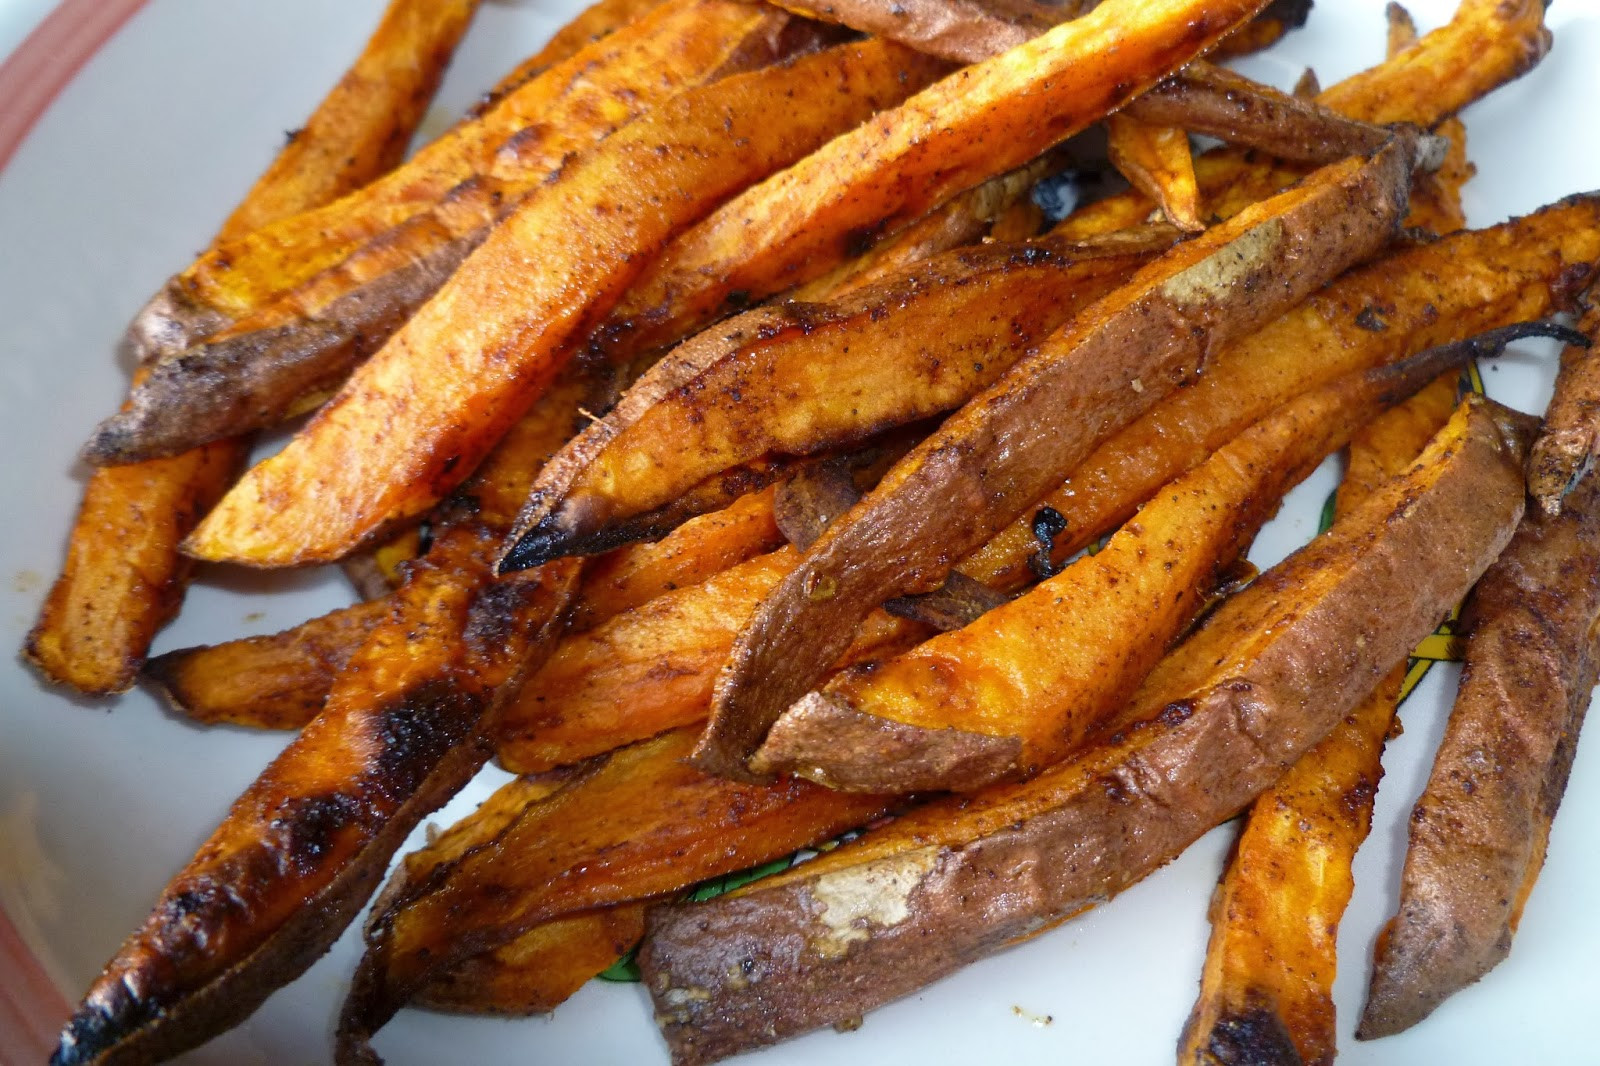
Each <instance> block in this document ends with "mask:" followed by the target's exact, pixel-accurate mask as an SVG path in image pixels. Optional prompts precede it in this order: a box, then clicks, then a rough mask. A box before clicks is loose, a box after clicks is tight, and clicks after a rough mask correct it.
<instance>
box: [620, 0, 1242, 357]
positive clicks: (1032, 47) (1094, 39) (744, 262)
mask: <svg viewBox="0 0 1600 1066" xmlns="http://www.w3.org/2000/svg"><path fill="white" fill-rule="evenodd" d="M1261 6H1263V5H1262V2H1261V0H1210V2H1201V0H1106V2H1105V3H1102V4H1100V6H1098V7H1097V8H1095V10H1094V11H1093V12H1091V13H1090V14H1088V15H1085V16H1083V17H1082V18H1078V19H1073V20H1072V21H1070V22H1066V23H1063V24H1062V25H1060V26H1057V27H1056V28H1055V29H1053V30H1050V31H1049V32H1047V33H1045V34H1043V35H1041V36H1039V37H1036V38H1034V39H1033V40H1031V41H1028V42H1027V43H1025V44H1022V45H1019V46H1018V47H1016V48H1013V49H1012V50H1010V51H1009V52H1005V53H1002V54H1001V55H998V56H996V57H994V58H992V59H989V60H986V61H985V62H983V63H980V64H977V65H975V66H972V67H968V68H966V69H963V70H961V71H958V72H957V73H955V74H953V75H951V76H950V77H949V78H946V79H945V80H943V81H941V82H939V83H938V84H937V85H934V86H932V87H930V88H929V89H927V90H926V91H924V92H922V93H920V94H918V95H917V96H916V97H914V98H912V99H911V100H908V101H907V102H906V103H905V104H904V105H903V106H901V107H899V108H896V109H895V110H893V111H890V112H886V113H885V114H883V115H880V116H878V117H877V118H875V119H874V120H873V121H872V122H869V123H866V124H865V125H863V126H862V127H861V128H859V129H857V130H854V131H852V132H851V133H850V134H848V135H846V136H843V137H840V138H838V139H837V140H835V141H834V142H833V143H832V144H830V145H828V146H827V147H826V148H825V149H824V150H822V151H820V152H817V153H816V154H814V155H812V156H811V157H810V158H809V159H806V160H803V161H802V162H801V163H799V164H798V165H796V166H793V167H791V168H789V169H788V170H787V171H784V172H783V173H781V174H778V175H776V176H774V177H773V178H772V179H770V180H768V181H766V182H763V183H762V184H760V185H757V186H755V187H754V188H752V189H750V190H748V191H747V192H745V193H744V194H742V195H741V196H739V197H736V198H735V199H733V200H732V201H730V202H729V203H728V204H726V205H725V206H724V207H722V208H721V209H719V210H718V211H716V212H715V213H714V214H712V215H711V217H709V218H707V219H706V220H705V221H704V222H703V223H701V224H700V225H698V226H696V227H695V228H694V229H693V230H691V231H689V232H688V233H686V234H685V235H684V237H683V238H682V239H681V240H680V241H678V242H677V243H676V244H675V245H674V247H673V248H672V249H671V250H670V252H669V254H667V255H665V256H663V257H662V258H661V260H660V261H658V262H657V263H656V264H655V265H654V266H653V267H652V268H651V269H650V270H648V271H646V272H645V273H644V275H642V276H641V277H640V279H639V282H638V284H637V285H635V286H634V288H633V290H632V291H630V292H629V294H628V295H627V297H626V298H625V299H624V300H623V301H622V302H621V303H620V304H619V305H618V307H617V309H616V311H615V312H614V313H613V314H612V316H611V319H610V327H611V329H612V330H613V331H614V333H615V336H616V337H617V338H619V339H620V340H621V341H622V342H625V343H626V344H628V345H629V346H631V347H632V348H633V350H639V349H640V348H646V347H654V346H657V345H659V344H662V343H666V342H669V341H672V340H675V339H677V338H679V337H682V336H685V335H687V334H688V333H690V332H693V331H694V330H695V329H696V328H698V327H699V326H701V325H703V324H704V323H706V322H707V321H709V320H710V319H711V318H714V317H716V316H717V315H718V313H719V312H720V311H721V310H722V309H723V308H724V307H725V306H727V305H728V304H729V302H730V300H734V301H735V302H737V301H736V300H735V295H736V294H737V299H740V300H748V299H752V298H763V297H766V296H769V295H771V294H773V293H776V292H781V291H782V290H784V289H787V288H791V287H792V286H794V285H796V284H799V283H802V282H805V281H807V280H809V279H811V278H813V277H817V276H819V275H821V274H823V273H825V272H826V271H828V270H829V269H831V268H832V267H833V266H835V265H836V264H837V263H839V262H840V261H842V260H843V259H844V258H845V257H846V256H847V255H848V254H849V252H850V250H851V249H852V248H853V247H856V246H859V244H860V242H861V239H862V238H863V236H870V235H872V234H876V233H892V232H893V231H895V230H897V229H899V228H901V227H903V226H905V225H906V224H907V223H909V222H910V221H912V220H913V219H915V218H917V217H919V216H921V215H923V214H924V213H926V212H927V211H928V210H929V209H931V208H932V207H933V206H934V205H936V204H938V203H940V202H941V201H943V200H946V199H948V198H949V197H951V196H952V195H954V194H956V193H958V192H960V191H961V190H962V189H966V188H970V187H972V186H973V185H976V184H978V183H979V182H981V181H984V180H986V179H988V178H991V177H993V176H995V175H996V174H1000V173H1002V172H1004V171H1007V170H1011V169H1014V168H1015V167H1017V166H1020V165H1021V164H1022V163H1024V162H1026V161H1028V160H1029V159H1032V158H1034V157H1035V156H1037V155H1039V153H1041V152H1042V151H1044V150H1045V149H1046V148H1049V147H1050V146H1051V145H1054V144H1057V143H1059V142H1060V141H1062V140H1065V139H1066V138H1067V137H1069V136H1070V135H1072V134H1073V133H1076V132H1078V131H1079V130H1081V129H1083V128H1084V127H1085V126H1086V125H1088V124H1089V123H1090V122H1091V121H1093V120H1095V119H1097V118H1100V117H1101V116H1102V115H1104V114H1106V113H1107V112H1109V111H1112V110H1114V109H1115V108H1117V107H1119V106H1121V105H1122V104H1124V103H1126V102H1127V101H1128V100H1130V99H1132V98H1133V97H1134V96H1136V95H1137V94H1138V93H1139V92H1140V91H1142V90H1143V89H1145V88H1148V87H1149V86H1150V85H1152V84H1154V83H1155V82H1156V81H1158V80H1160V79H1161V78H1162V77H1164V76H1166V75H1167V74H1170V73H1171V72H1172V71H1173V70H1175V69H1177V68H1178V67H1180V66H1182V65H1183V64H1184V63H1186V62H1188V61H1189V60H1190V59H1193V58H1194V57H1195V56H1196V55H1198V54H1199V53H1200V52H1202V51H1204V50H1205V48H1206V47H1208V46H1209V45H1210V44H1212V43H1213V42H1214V41H1215V40H1216V39H1217V38H1218V37H1220V36H1221V35H1222V34H1224V33H1226V32H1227V31H1228V30H1229V29H1231V28H1233V27H1234V26H1236V25H1238V24H1239V23H1240V22H1242V21H1244V20H1245V19H1246V18H1248V17H1249V16H1250V15H1252V14H1254V13H1255V11H1256V10H1258V9H1259V8H1260V7H1261Z"/></svg>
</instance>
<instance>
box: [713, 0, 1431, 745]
mask: <svg viewBox="0 0 1600 1066" xmlns="http://www.w3.org/2000/svg"><path fill="white" fill-rule="evenodd" d="M1099 10H1102V11H1103V10H1105V8H1101V9H1099ZM1414 150H1415V149H1414V147H1413V143H1412V142H1411V141H1410V140H1409V138H1407V137H1398V138H1397V139H1396V140H1395V141H1393V142H1391V144H1390V145H1388V146H1387V147H1385V148H1384V149H1383V150H1381V151H1380V152H1379V153H1378V154H1376V155H1374V156H1372V157H1370V158H1369V159H1356V158H1352V159H1350V160H1347V161H1345V162H1342V163H1336V164H1333V165H1331V166H1329V167H1327V168H1324V170H1322V171H1319V172H1318V175H1317V176H1316V177H1315V178H1313V179H1310V180H1308V181H1307V182H1305V183H1304V184H1302V185H1299V186H1296V187H1295V188H1294V189H1292V190H1290V191H1288V192H1285V193H1282V194H1279V196H1277V197H1274V198H1273V199H1272V200H1268V201H1265V202H1263V203H1262V204H1260V205H1257V206H1256V207H1254V208H1249V209H1246V210H1245V211H1243V212H1241V213H1240V214H1239V215H1237V216H1235V217H1234V218H1233V219H1231V220H1229V221H1228V222H1225V223H1223V224H1222V225H1220V226H1217V227H1214V228H1213V229H1211V230H1208V231H1207V232H1206V233H1205V234H1202V235H1201V236H1199V237H1196V238H1195V239H1193V240H1192V241H1189V242H1187V243H1185V244H1182V245H1179V246H1178V247H1177V248H1175V249H1173V250H1172V251H1171V252H1168V253H1167V254H1166V255H1165V256H1162V257H1161V258H1160V259H1158V260H1156V261H1155V262H1154V263H1151V264H1150V265H1149V266H1147V267H1145V268H1144V269H1143V270H1141V271H1140V272H1139V273H1138V274H1136V275H1135V276H1134V278H1133V280H1132V281H1130V282H1129V283H1128V284H1127V285H1125V286H1123V287H1122V288H1121V289H1118V290H1116V291H1115V292H1114V293H1113V294H1112V295H1110V296H1108V297H1107V298H1106V299H1104V300H1101V301H1099V302H1098V303H1096V304H1095V305H1093V306H1091V307H1090V308H1088V309H1086V310H1085V311H1084V312H1083V313H1082V314H1080V315H1078V316H1077V317H1076V318H1075V319H1073V320H1072V321H1071V322H1069V323H1068V324H1067V325H1066V326H1064V327H1063V328H1062V329H1061V330H1059V331H1058V332H1056V333H1055V334H1053V335H1051V336H1050V337H1049V338H1048V339H1047V340H1046V342H1045V344H1044V345H1043V346H1042V347H1041V348H1040V350H1039V352H1038V353H1037V354H1035V355H1034V356H1033V357H1031V358H1029V359H1028V360H1026V361H1024V362H1022V363H1019V364H1018V365H1017V366H1015V367H1013V368H1012V370H1011V371H1010V372H1009V373H1007V374H1006V375H1005V376H1004V377H1002V378H1001V379H1000V380H999V381H998V382H997V383H996V384H995V385H993V386H992V387H990V388H989V389H988V390H986V391H985V392H983V393H980V394H978V395H977V396H975V397H974V398H973V399H972V400H970V401H969V402H968V403H967V405H966V406H965V407H963V408H962V409H961V410H960V411H958V412H956V414H954V415H952V416H951V417H950V418H949V419H948V420H947V421H946V422H945V423H944V424H943V425H942V426H941V427H940V428H939V429H938V430H937V431H936V432H935V433H934V434H933V435H932V436H930V437H929V438H928V439H927V440H926V441H924V442H923V443H922V444H920V445H918V446H917V447H916V448H914V449H913V450H912V451H911V452H910V454H908V455H907V456H906V457H905V458H904V459H902V460H901V461H900V462H899V463H897V464H896V465H895V466H894V467H893V468H892V469H891V470H890V471H889V473H888V474H887V475H886V476H885V477H884V479H883V481H882V482H881V483H880V484H879V485H878V487H877V488H876V489H874V490H873V491H872V492H871V493H869V494H868V495H867V496H866V497H864V498H863V499H862V501H861V502H860V503H859V504H857V505H856V506H855V507H854V508H852V509H851V510H850V511H849V512H848V513H847V514H845V515H843V516H842V517H841V518H840V519H839V520H838V521H837V522H835V523H834V524H833V525H831V526H830V527H829V528H828V530H827V532H826V533H824V534H823V535H822V537H821V539H819V540H818V541H817V543H816V544H814V545H812V547H811V549H810V550H809V551H808V552H807V553H806V556H805V558H804V559H803V560H802V562H801V565H800V566H799V567H797V568H796V569H795V570H794V571H793V572H792V573H791V574H789V575H788V576H787V577H786V578H785V579H784V581H783V583H782V584H780V585H779V586H778V588H777V589H775V590H774V591H773V592H772V593H771V594H770V595H769V596H768V597H767V599H766V600H765V601H764V602H763V603H762V605H761V608H760V610H759V611H758V612H757V614H756V616H755V617H754V618H753V619H752V621H751V622H750V624H749V625H748V626H747V627H746V628H745V629H744V631H743V632H742V633H741V634H740V638H739V641H738V643H737V644H735V646H734V649H733V652H732V653H731V655H730V657H729V660H728V663H727V665H726V666H725V667H724V669H723V672H722V674H721V675H720V677H719V678H718V682H717V691H716V695H715V696H714V698H713V702H712V717H711V721H710V723H709V725H708V726H707V729H706V733H705V736H704V737H703V739H702V741H701V745H700V747H699V748H698V749H697V750H696V754H695V758H696V759H697V760H699V764H700V765H701V766H702V767H703V768H705V769H707V770H711V771H713V772H716V773H722V774H728V775H746V776H747V775H749V773H750V771H749V769H748V768H747V767H746V765H745V764H746V760H748V759H749V757H750V756H751V755H752V754H754V752H755V750H756V748H757V747H759V746H760V743H761V741H762V739H763V738H764V736H765V735H766V732H767V730H768V728H770V727H771V725H772V723H773V722H774V721H776V720H777V718H778V716H779V715H780V714H781V713H782V712H783V711H784V710H786V709H787V708H788V707H789V706H790V705H791V704H793V702H794V701H795V700H797V699H799V698H800V697H801V696H803V695H804V694H805V693H806V692H808V691H809V690H810V689H811V688H812V687H814V685H815V682H816V680H817V676H818V674H819V673H820V672H821V667H819V665H818V664H822V663H830V662H833V661H834V660H835V659H837V658H838V654H839V652H840V651H842V650H843V648H844V646H845V645H846V644H847V643H848V641H849V640H850V638H851V636H852V635H853V633H854V629H855V626H856V625H857V624H858V623H859V621H860V619H862V618H863V617H865V616H866V614H867V612H868V611H870V610H871V609H872V608H873V607H875V606H877V605H878V604H880V603H882V602H883V601H884V600H886V599H889V598H890V597H892V596H898V595H904V594H906V593H915V592H926V591H929V590H931V589H933V588H935V587H937V586H938V584H939V583H940V582H941V581H943V580H944V577H945V575H946V574H947V573H949V571H950V570H951V569H952V567H953V563H954V562H955V559H956V557H957V556H959V555H960V554H962V553H963V552H966V551H970V550H971V549H973V548H976V547H978V546H979V545H981V544H982V543H983V542H984V541H985V540H986V539H987V538H988V537H990V536H992V535H993V534H994V533H996V532H998V531H999V530H1000V529H1001V528H1003V527H1004V526H1005V524H1006V523H1008V522H1010V521H1011V520H1012V519H1014V518H1015V517H1017V515H1018V514H1019V513H1020V512H1021V511H1022V510H1023V509H1024V508H1025V507H1027V506H1028V504H1029V503H1031V502H1032V501H1034V500H1036V499H1038V498H1039V496H1040V495H1042V494H1043V492H1044V490H1045V489H1046V488H1047V487H1048V486H1049V485H1050V484H1051V482H1052V481H1053V480H1054V479H1055V478H1057V477H1060V476H1061V475H1062V474H1064V473H1065V472H1066V471H1068V470H1071V469H1072V468H1073V466H1075V465H1076V464H1077V463H1078V462H1079V461H1080V460H1082V459H1083V458H1084V457H1085V456H1086V455H1087V454H1088V453H1089V451H1090V449H1091V448H1093V447H1094V445H1095V444H1096V443H1098V441H1099V439H1101V438H1103V437H1105V436H1108V435H1109V434H1110V433H1111V432H1113V431H1115V430H1116V429H1118V428H1120V427H1121V426H1123V425H1125V424H1127V423H1128V422H1130V421H1132V420H1133V419H1134V418H1136V417H1138V416H1139V415H1141V414H1143V413H1144V412H1145V411H1147V410H1149V408H1150V407H1151V406H1152V405H1154V404H1155V402H1156V401H1157V400H1159V399H1160V398H1161V397H1162V396H1164V395H1166V394H1167V393H1168V392H1171V391H1172V390H1173V389H1175V388H1177V387H1178V386H1180V385H1183V384H1187V383H1189V382H1191V381H1193V380H1194V378H1196V377H1197V376H1199V374H1200V372H1201V370H1202V368H1204V367H1205V366H1206V365H1207V363H1208V362H1209V360H1210V358H1211V357H1212V355H1214V354H1215V353H1216V352H1217V351H1219V350H1220V349H1221V348H1222V347H1223V346H1224V345H1226V344H1227V343H1229V342H1230V341H1233V340H1235V339H1236V338H1238V337H1240V336H1243V335H1247V334H1248V333H1250V332H1252V331H1254V330H1255V329H1257V328H1259V327H1260V326H1262V325H1265V324H1266V323H1267V322H1269V321H1271V319H1272V318H1274V317H1276V316H1278V315H1279V314H1282V313H1283V312H1284V311H1286V310H1288V309H1289V308H1291V307H1293V306H1294V305H1295V304H1296V303H1298V302H1300V301H1301V300H1303V299H1304V298H1305V297H1306V296H1308V295H1309V294H1310V293H1311V292H1313V291H1314V290H1315V289H1316V288H1318V287H1320V286H1321V285H1322V284H1323V283H1325V282H1326V281H1327V280H1328V279H1329V278H1330V277H1332V276H1333V275H1335V274H1336V273H1337V272H1338V271H1340V270H1341V269H1343V268H1344V267H1346V266H1349V265H1351V264H1353V263H1355V262H1358V261H1360V260H1362V259H1364V258H1367V257H1369V256H1371V255H1372V254H1373V253H1375V252H1376V251H1378V250H1379V249H1381V248H1382V247H1383V246H1384V245H1385V244H1386V243H1387V242H1388V240H1389V239H1390V237H1391V236H1392V234H1393V232H1394V230H1395V228H1396V226H1397V225H1398V224H1399V221H1400V218H1401V216H1403V215H1404V213H1405V204H1406V198H1407V192H1408V186H1409V182H1410V175H1411V171H1412V167H1413V163H1414V160H1415V157H1414V155H1413V152H1414Z"/></svg>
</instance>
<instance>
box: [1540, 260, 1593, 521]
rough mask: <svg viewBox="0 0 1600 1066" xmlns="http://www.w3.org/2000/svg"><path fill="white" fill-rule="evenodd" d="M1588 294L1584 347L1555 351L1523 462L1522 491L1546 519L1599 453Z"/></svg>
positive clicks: (1583, 324)
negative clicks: (1548, 388)
mask: <svg viewBox="0 0 1600 1066" xmlns="http://www.w3.org/2000/svg"><path fill="white" fill-rule="evenodd" d="M1597 296H1600V294H1597V293H1596V292H1594V291H1593V290H1590V291H1589V292H1588V293H1586V294H1585V295H1584V297H1583V300H1582V304H1583V305H1584V311H1583V316H1582V317H1581V318H1580V319H1579V320H1578V330H1579V332H1581V333H1583V335H1584V336H1585V337H1587V338H1589V341H1590V342H1591V343H1590V344H1589V345H1587V346H1579V345H1569V346H1568V347H1566V348H1565V349H1563V350H1562V352H1561V372H1560V373H1559V374H1557V375H1556V391H1555V395H1554V396H1552V397H1551V398H1550V407H1549V409H1548V410H1547V411H1545V415H1544V426H1543V427H1542V428H1541V429H1540V430H1539V437H1538V439H1537V440H1535V441H1534V442H1533V453H1532V454H1531V455H1530V456H1529V457H1528V491H1529V492H1530V493H1531V494H1532V495H1533V498H1534V499H1536V500H1538V501H1539V506H1540V507H1541V508H1542V509H1543V510H1544V513H1545V514H1547V515H1550V516H1551V517H1552V518H1553V517H1555V516H1556V515H1559V514H1560V513H1561V507H1562V504H1561V500H1562V497H1564V496H1565V495H1566V494H1567V493H1568V492H1570V491H1571V490H1572V488H1573V487H1574V486H1575V485H1576V484H1577V483H1578V480H1579V479H1580V478H1582V477H1584V476H1585V475H1586V474H1587V472H1588V470H1589V467H1590V466H1592V465H1593V463H1594V460H1595V456H1596V455H1597V454H1600V352H1596V351H1595V350H1594V347H1593V344H1594V343H1595V342H1596V340H1597V338H1600V300H1597Z"/></svg>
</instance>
